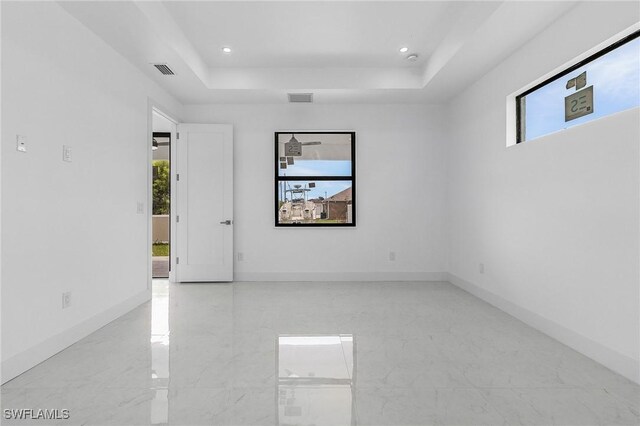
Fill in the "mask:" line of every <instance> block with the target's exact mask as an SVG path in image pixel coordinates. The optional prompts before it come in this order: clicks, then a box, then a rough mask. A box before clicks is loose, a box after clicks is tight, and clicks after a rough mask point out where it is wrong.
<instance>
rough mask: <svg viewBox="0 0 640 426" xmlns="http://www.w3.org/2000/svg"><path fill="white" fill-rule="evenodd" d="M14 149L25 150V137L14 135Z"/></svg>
mask: <svg viewBox="0 0 640 426" xmlns="http://www.w3.org/2000/svg"><path fill="white" fill-rule="evenodd" d="M16 149H17V150H18V151H19V152H27V137H26V136H22V135H16Z"/></svg>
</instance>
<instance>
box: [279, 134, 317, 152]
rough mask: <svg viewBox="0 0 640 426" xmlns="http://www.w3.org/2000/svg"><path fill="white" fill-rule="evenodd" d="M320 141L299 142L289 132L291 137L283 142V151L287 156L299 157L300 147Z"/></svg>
mask: <svg viewBox="0 0 640 426" xmlns="http://www.w3.org/2000/svg"><path fill="white" fill-rule="evenodd" d="M321 143H322V142H320V141H315V142H300V141H298V139H296V135H295V134H293V133H291V139H289V142H285V144H284V153H285V155H286V156H287V157H301V156H302V147H303V146H307V145H320V144H321Z"/></svg>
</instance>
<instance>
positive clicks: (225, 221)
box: [220, 219, 231, 225]
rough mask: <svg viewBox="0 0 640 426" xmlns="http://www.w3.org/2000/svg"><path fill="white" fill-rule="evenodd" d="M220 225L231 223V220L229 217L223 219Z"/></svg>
mask: <svg viewBox="0 0 640 426" xmlns="http://www.w3.org/2000/svg"><path fill="white" fill-rule="evenodd" d="M220 225H231V221H230V220H229V219H227V220H223V221H222V222H220Z"/></svg>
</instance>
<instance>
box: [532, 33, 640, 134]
mask: <svg viewBox="0 0 640 426" xmlns="http://www.w3.org/2000/svg"><path fill="white" fill-rule="evenodd" d="M584 71H586V72H587V86H586V87H588V86H591V85H593V102H594V112H593V113H592V114H589V115H586V116H584V117H580V118H577V119H575V120H571V121H568V122H565V121H564V98H565V97H566V96H569V95H571V94H573V93H575V92H576V90H575V89H574V88H570V89H566V88H565V85H566V83H567V81H568V80H569V79H572V78H574V77H576V76H578V75H580V74H581V73H583V72H584ZM525 98H526V117H525V126H526V133H525V135H526V137H525V140H531V139H535V138H537V137H540V136H544V135H546V134H549V133H552V132H556V131H558V130H561V129H565V128H568V127H573V126H576V125H579V124H582V123H585V122H587V121H591V120H595V119H597V118H600V117H604V116H606V115H609V114H613V113H616V112H619V111H624V110H627V109H630V108H634V107H638V106H640V38H636V39H635V40H632V41H630V42H628V43H626V44H624V45H622V46H620V47H618V48H617V49H615V50H612V51H611V52H608V53H607V54H605V55H603V56H601V57H599V58H598V59H595V60H594V61H592V62H590V63H588V64H586V65H584V66H582V67H580V68H578V69H576V70H574V71H572V72H571V73H569V74H567V75H564V76H562V77H560V78H559V79H558V80H555V81H553V82H551V83H549V84H547V85H546V86H543V87H541V88H539V89H538V90H536V91H535V92H532V93H530V94H528V95H527V96H526V97H525Z"/></svg>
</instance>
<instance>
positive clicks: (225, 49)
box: [222, 46, 231, 53]
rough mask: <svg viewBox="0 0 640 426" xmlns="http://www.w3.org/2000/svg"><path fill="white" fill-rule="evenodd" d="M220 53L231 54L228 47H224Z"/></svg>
mask: <svg viewBox="0 0 640 426" xmlns="http://www.w3.org/2000/svg"><path fill="white" fill-rule="evenodd" d="M222 51H223V52H224V53H231V48H230V47H227V46H225V47H223V48H222Z"/></svg>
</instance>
